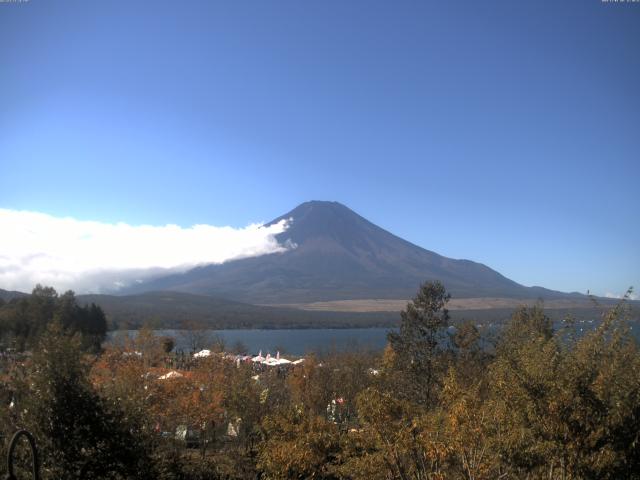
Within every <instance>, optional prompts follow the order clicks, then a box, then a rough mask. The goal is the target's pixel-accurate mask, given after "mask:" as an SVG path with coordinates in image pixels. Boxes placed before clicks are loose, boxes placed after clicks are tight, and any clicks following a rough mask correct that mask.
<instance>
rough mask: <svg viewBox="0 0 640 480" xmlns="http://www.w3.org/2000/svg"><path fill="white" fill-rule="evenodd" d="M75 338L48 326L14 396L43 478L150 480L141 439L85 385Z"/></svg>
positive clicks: (114, 407) (81, 356) (85, 371)
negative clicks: (30, 434)
mask: <svg viewBox="0 0 640 480" xmlns="http://www.w3.org/2000/svg"><path fill="white" fill-rule="evenodd" d="M81 342H82V340H81V337H80V336H79V335H77V334H76V335H73V336H71V335H68V334H67V333H65V331H64V330H63V328H62V326H61V325H60V324H58V323H53V324H51V325H50V326H49V327H48V329H47V331H46V335H43V336H42V340H41V342H40V344H39V348H38V349H37V350H36V352H35V353H34V357H33V364H32V366H31V369H30V372H29V375H28V377H27V381H26V384H25V385H23V389H22V391H21V395H20V396H19V397H20V398H19V404H18V409H19V411H20V415H21V418H20V424H21V425H22V426H24V427H26V428H27V429H29V430H30V431H32V432H33V433H34V435H35V436H36V438H37V440H38V443H39V447H40V450H41V453H42V455H41V456H42V465H43V477H44V478H62V479H71V478H78V475H80V473H81V472H82V478H96V479H97V478H131V477H136V478H153V477H152V474H151V469H150V462H149V456H148V451H147V449H146V447H145V445H147V443H146V442H145V441H144V434H143V432H142V431H140V429H138V428H137V426H136V425H134V424H131V423H128V422H126V421H125V420H124V415H123V412H121V411H120V410H119V408H118V407H117V405H114V404H110V403H108V402H106V401H105V400H104V399H103V398H101V397H100V396H99V395H98V394H97V393H96V392H95V391H94V389H93V387H92V385H91V384H90V382H89V380H88V368H89V366H88V364H87V362H86V361H85V359H84V354H83V349H82V346H81Z"/></svg>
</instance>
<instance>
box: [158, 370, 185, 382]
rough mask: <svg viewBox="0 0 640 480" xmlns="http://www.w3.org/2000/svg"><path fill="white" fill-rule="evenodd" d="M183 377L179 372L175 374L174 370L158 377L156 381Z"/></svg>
mask: <svg viewBox="0 0 640 480" xmlns="http://www.w3.org/2000/svg"><path fill="white" fill-rule="evenodd" d="M180 377H184V375H182V374H181V373H180V372H176V371H175V370H171V371H170V372H169V373H165V374H164V375H162V376H161V377H158V380H168V379H170V378H180Z"/></svg>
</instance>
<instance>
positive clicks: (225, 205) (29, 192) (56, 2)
mask: <svg viewBox="0 0 640 480" xmlns="http://www.w3.org/2000/svg"><path fill="white" fill-rule="evenodd" d="M639 48H640V4H639V3H603V2H601V1H600V0H580V1H563V2H551V1H548V2H544V1H523V2H513V1H484V2H478V1H475V0H474V1H455V2H435V1H433V2H432V1H413V2H412V1H394V2H389V1H387V2H379V1H366V2H364V1H362V2H359V1H348V2H345V1H337V0H336V1H332V0H325V1H321V2H301V1H299V0H297V1H235V0H234V1H228V2H222V1H221V2H211V1H195V0H187V1H183V2H175V1H173V2H165V1H157V0H155V1H148V2H147V1H137V0H128V1H120V0H111V1H101V2H100V1H96V2H87V1H80V0H77V1H71V0H69V1H63V0H47V1H45V0H29V1H28V2H21V3H0V168H1V170H0V208H4V209H9V210H29V211H34V212H42V213H46V214H49V215H53V216H57V217H65V216H71V217H73V218H76V219H79V220H93V221H99V222H110V223H115V222H119V221H121V222H127V223H129V224H132V225H138V224H152V225H158V226H161V225H165V224H167V223H175V224H178V225H181V226H183V227H189V226H191V225H193V224H196V223H206V224H210V225H216V226H223V225H230V226H233V227H245V226H247V225H248V224H250V223H252V222H258V221H269V220H271V219H272V218H275V217H277V216H278V215H280V214H282V213H284V212H286V211H288V210H290V209H292V208H294V207H295V206H296V205H297V204H299V203H301V202H303V201H305V200H310V199H322V200H337V201H340V202H342V203H344V204H346V205H347V206H349V207H351V208H352V209H354V210H356V211H357V212H358V213H360V214H361V215H363V216H365V217H366V218H368V219H370V220H371V221H373V222H374V223H377V224H379V225H380V226H382V227H384V228H386V229H388V230H390V231H392V232H393V233H395V234H397V235H399V236H401V237H404V238H406V239H408V240H410V241H412V242H414V243H416V244H418V245H420V246H423V247H425V248H428V249H430V250H434V251H436V252H438V253H441V254H444V255H447V256H451V257H455V258H469V259H472V260H476V261H480V262H482V263H485V264H487V265H489V266H491V267H492V268H495V269H496V270H498V271H500V272H501V273H503V274H505V275H506V276H508V277H510V278H512V279H514V280H516V281H518V282H520V283H523V284H525V285H543V286H546V287H549V288H554V289H559V290H564V291H574V290H577V291H582V292H584V291H586V290H587V289H590V290H591V291H592V292H597V293H599V294H605V293H607V292H611V293H621V292H622V291H624V290H625V289H626V288H627V287H628V286H629V285H635V286H636V287H638V288H640V253H639V249H638V245H640V221H639V220H638V219H639V218H640V215H639V213H640V212H639V209H640V208H639V207H640V205H639V203H640V202H639V200H640V193H639V192H640V188H638V184H639V179H640V51H639ZM0 287H1V286H0Z"/></svg>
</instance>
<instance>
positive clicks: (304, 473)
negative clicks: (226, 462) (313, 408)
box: [258, 408, 340, 480]
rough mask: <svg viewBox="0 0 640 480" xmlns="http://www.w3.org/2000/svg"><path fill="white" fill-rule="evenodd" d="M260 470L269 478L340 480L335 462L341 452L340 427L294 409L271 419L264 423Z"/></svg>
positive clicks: (259, 460) (276, 479)
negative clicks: (337, 478) (337, 477)
mask: <svg viewBox="0 0 640 480" xmlns="http://www.w3.org/2000/svg"><path fill="white" fill-rule="evenodd" d="M262 428H263V432H264V438H265V439H264V441H263V442H262V443H261V444H260V453H259V455H258V468H259V469H260V470H262V472H263V473H264V476H265V478H269V479H273V480H288V479H291V478H300V479H302V478H317V479H333V478H336V473H335V471H334V462H335V460H336V456H337V455H338V453H339V451H340V442H339V434H338V430H337V428H336V426H335V425H334V424H332V423H330V422H328V421H327V420H325V419H324V418H322V417H321V416H318V415H310V414H307V413H306V412H304V411H303V410H301V409H296V408H290V409H286V410H284V411H281V412H278V413H275V414H272V415H269V416H268V417H266V418H265V420H264V421H263V423H262Z"/></svg>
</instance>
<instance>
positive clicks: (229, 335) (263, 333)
mask: <svg viewBox="0 0 640 480" xmlns="http://www.w3.org/2000/svg"><path fill="white" fill-rule="evenodd" d="M598 323H599V322H598V321H579V322H577V324H576V333H577V335H578V336H581V335H583V334H585V333H587V332H588V331H590V330H591V329H593V328H595V327H596V326H597V325H598ZM561 326H562V322H554V327H555V328H556V329H558V328H561ZM393 330H395V329H391V328H340V329H333V328H310V329H282V330H265V329H256V330H196V331H195V333H194V331H189V330H155V333H156V334H157V335H160V336H168V337H173V338H174V339H175V342H176V347H175V348H176V350H184V351H185V352H189V351H191V350H192V345H193V344H194V343H195V344H197V345H198V348H197V350H200V349H202V348H209V347H210V346H211V345H212V344H213V343H214V342H215V340H216V338H217V339H222V341H223V342H224V345H225V347H226V348H227V350H232V349H233V347H234V345H236V344H237V343H239V342H241V343H242V344H244V345H245V346H246V347H247V349H248V352H249V353H251V354H257V353H258V352H259V351H260V350H262V353H263V354H265V355H266V354H267V353H272V354H275V353H276V352H277V351H280V353H283V354H290V355H296V356H301V355H305V354H307V353H310V352H327V351H331V350H339V351H345V350H349V349H352V350H358V349H359V350H362V349H373V350H382V349H383V348H384V347H385V345H386V343H387V333H388V332H390V331H393ZM481 331H482V332H483V336H484V337H491V336H494V335H495V334H496V333H498V331H499V325H498V324H489V325H486V326H484V327H483V328H481ZM136 334H137V331H136V330H118V331H115V332H109V338H108V341H114V340H115V339H116V338H117V337H118V336H129V337H132V338H133V337H135V336H136ZM631 334H632V335H633V336H634V337H635V338H636V340H638V341H640V327H639V325H638V324H637V323H635V322H634V323H632V325H631ZM445 336H446V335H445ZM484 346H486V345H483V348H484Z"/></svg>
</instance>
